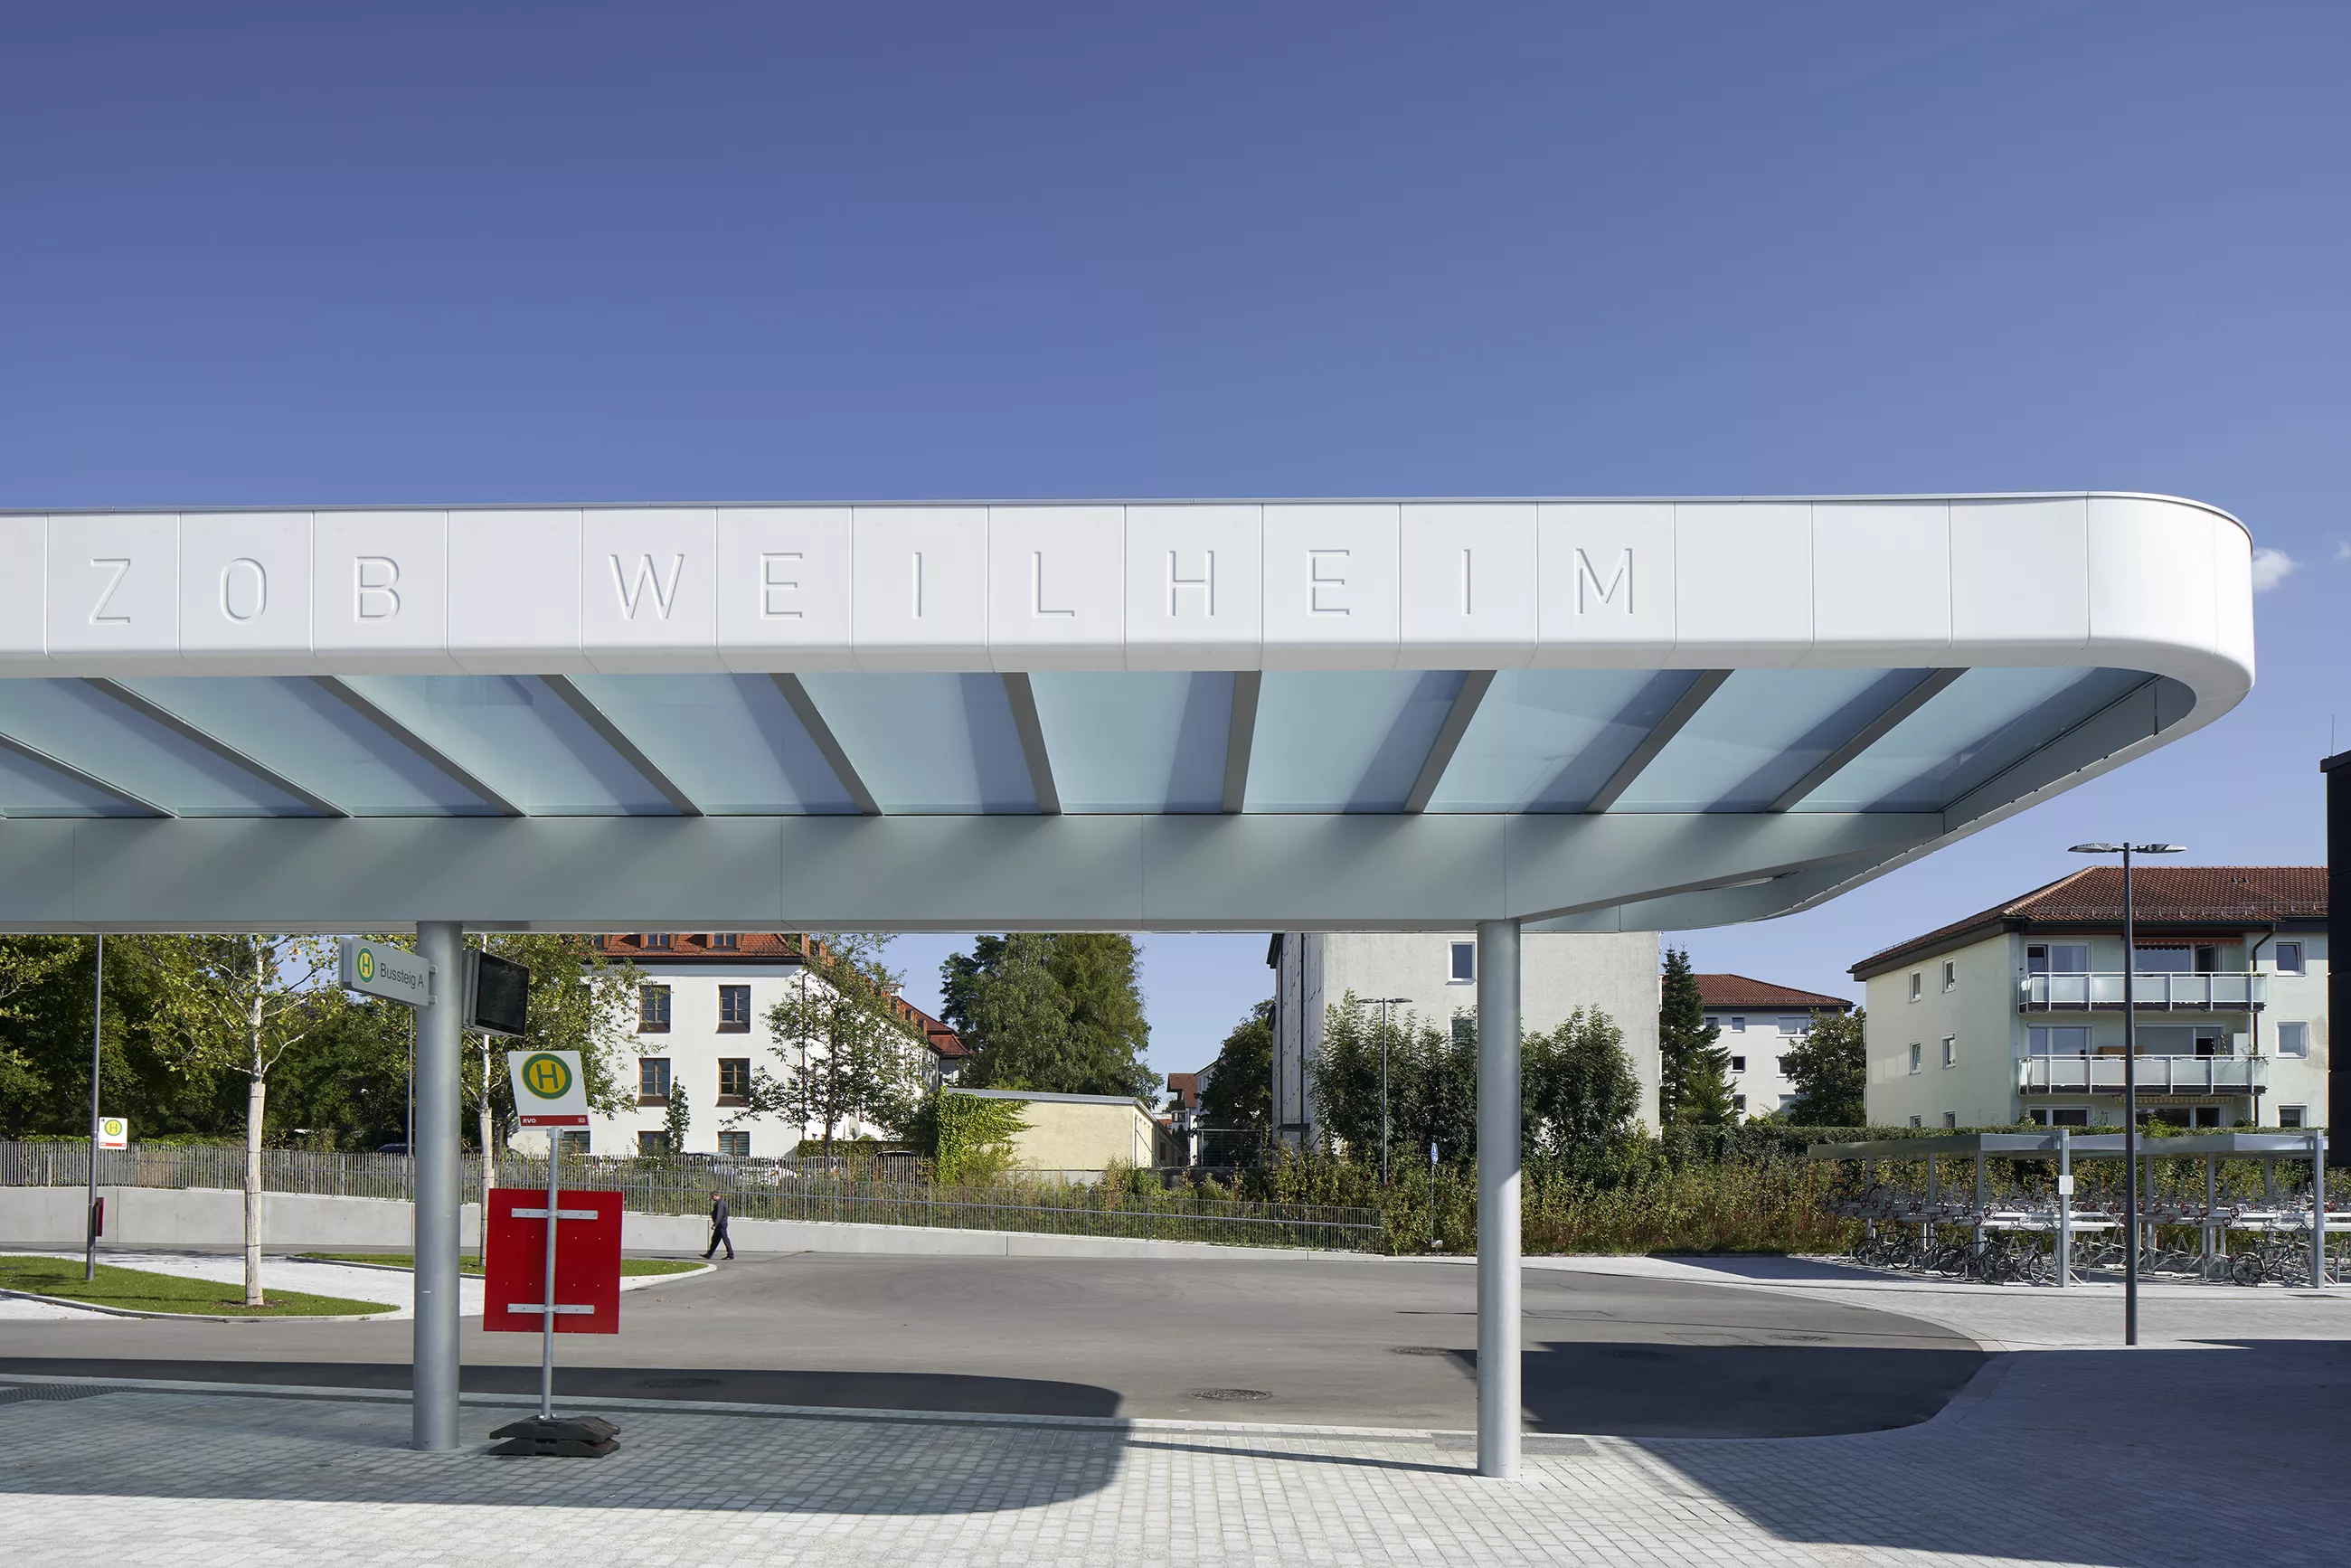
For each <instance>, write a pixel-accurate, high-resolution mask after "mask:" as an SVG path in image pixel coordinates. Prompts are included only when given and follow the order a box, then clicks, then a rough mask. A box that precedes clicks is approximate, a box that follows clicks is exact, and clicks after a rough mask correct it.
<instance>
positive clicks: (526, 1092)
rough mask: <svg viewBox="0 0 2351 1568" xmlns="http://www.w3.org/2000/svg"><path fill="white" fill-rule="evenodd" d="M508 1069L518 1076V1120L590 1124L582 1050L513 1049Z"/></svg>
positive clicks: (538, 1124) (544, 1124) (527, 1123)
mask: <svg viewBox="0 0 2351 1568" xmlns="http://www.w3.org/2000/svg"><path fill="white" fill-rule="evenodd" d="M507 1074H508V1075H509V1076H510V1077H511V1078H512V1079H513V1080H514V1103H515V1121H516V1123H517V1124H519V1125H521V1126H525V1127H550V1128H552V1127H584V1126H586V1125H587V1124H588V1080H587V1076H586V1075H585V1074H584V1073H582V1072H581V1071H580V1053H579V1052H578V1051H508V1052H507ZM550 1135H551V1134H550ZM550 1146H551V1145H550Z"/></svg>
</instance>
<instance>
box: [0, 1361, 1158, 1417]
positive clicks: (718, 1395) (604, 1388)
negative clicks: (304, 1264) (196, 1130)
mask: <svg viewBox="0 0 2351 1568" xmlns="http://www.w3.org/2000/svg"><path fill="white" fill-rule="evenodd" d="M0 1374H6V1375H9V1376H12V1377H131V1378H139V1379H141V1380H160V1381H164V1382H175V1383H250V1384H266V1385H275V1386H278V1387H304V1388H384V1389H402V1390H405V1389H406V1388H407V1387H408V1385H409V1375H408V1368H407V1366H406V1365H405V1364H399V1363H383V1362H338V1361H128V1360H122V1359H120V1358H117V1357H113V1356H104V1357H100V1356H88V1357H78V1356H6V1357H0ZM461 1386H462V1387H463V1388H464V1390H465V1392H466V1393H468V1394H537V1393H538V1368H537V1367H535V1366H468V1367H466V1368H465V1371H464V1374H463V1376H462V1379H461ZM555 1392H556V1396H557V1397H558V1398H560V1399H599V1398H601V1399H706V1400H713V1401H717V1402H720V1403H724V1404H731V1405H809V1406H823V1407H826V1408H828V1409H843V1410H848V1409H855V1410H941V1411H948V1412H953V1413H956V1414H967V1415H989V1416H1115V1415H1117V1414H1118V1406H1119V1396H1118V1395H1117V1393H1116V1392H1115V1391H1113V1390H1112V1389H1108V1388H1100V1387H1096V1386H1094V1385H1092V1384H1086V1383H1059V1382H1052V1381H1049V1380H1046V1379H1042V1378H1031V1377H975V1376H967V1375H961V1374H956V1373H930V1372H797V1371H789V1370H765V1369H746V1368H741V1367H713V1368H709V1369H701V1368H681V1367H655V1366H559V1367H557V1368H556V1369H555Z"/></svg>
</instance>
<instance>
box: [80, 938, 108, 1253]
mask: <svg viewBox="0 0 2351 1568" xmlns="http://www.w3.org/2000/svg"><path fill="white" fill-rule="evenodd" d="M105 1012H106V933H105V932H103V931H101V932H99V934H98V959H97V962H96V963H95V964H94V965H93V966H92V967H91V969H90V979H89V1209H88V1211H87V1212H88V1218H86V1219H85V1220H84V1221H83V1228H84V1230H85V1231H86V1232H87V1235H86V1236H85V1237H84V1239H83V1246H84V1251H83V1254H82V1260H81V1277H82V1282H83V1283H84V1284H88V1283H89V1281H93V1280H95V1279H97V1278H98V1224H99V1218H98V1216H99V1208H98V1079H99V1059H100V1048H101V1047H102V1046H103V1044H104V1042H105V1039H106V1036H105V1035H104V1034H103V1033H102V1032H101V1031H100V1029H99V1026H100V1024H101V1023H102V1022H103V1021H104V1015H105Z"/></svg>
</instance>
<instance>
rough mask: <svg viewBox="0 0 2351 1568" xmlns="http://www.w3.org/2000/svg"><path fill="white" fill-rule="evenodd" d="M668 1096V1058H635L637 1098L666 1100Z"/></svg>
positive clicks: (642, 1099)
mask: <svg viewBox="0 0 2351 1568" xmlns="http://www.w3.org/2000/svg"><path fill="white" fill-rule="evenodd" d="M668 1098H669V1058H668V1057H666V1056H642V1057H639V1058H638V1059H637V1099H638V1100H639V1101H640V1102H643V1101H646V1100H654V1101H661V1100H667V1099H668Z"/></svg>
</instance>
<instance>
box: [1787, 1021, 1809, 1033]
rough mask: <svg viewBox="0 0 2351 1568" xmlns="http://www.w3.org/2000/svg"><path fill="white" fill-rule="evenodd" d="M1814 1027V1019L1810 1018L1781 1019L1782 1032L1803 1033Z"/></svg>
mask: <svg viewBox="0 0 2351 1568" xmlns="http://www.w3.org/2000/svg"><path fill="white" fill-rule="evenodd" d="M1812 1027H1813V1020H1812V1019H1781V1020H1780V1032H1781V1033H1782V1034H1802V1033H1803V1032H1804V1031H1805V1030H1809V1029H1811V1028H1812Z"/></svg>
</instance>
